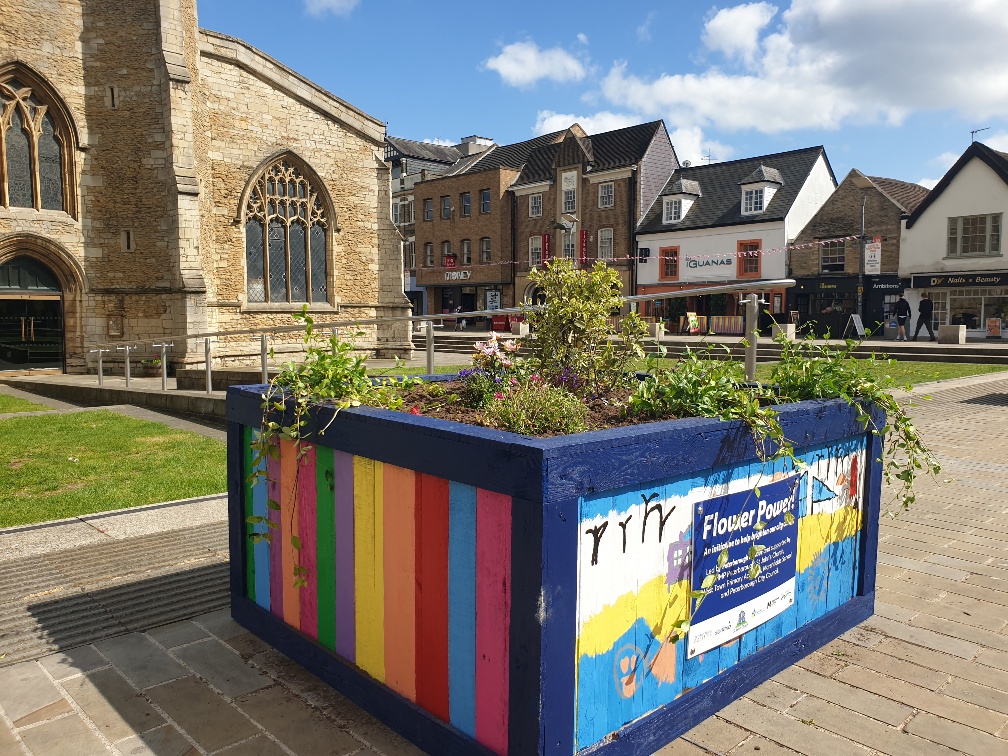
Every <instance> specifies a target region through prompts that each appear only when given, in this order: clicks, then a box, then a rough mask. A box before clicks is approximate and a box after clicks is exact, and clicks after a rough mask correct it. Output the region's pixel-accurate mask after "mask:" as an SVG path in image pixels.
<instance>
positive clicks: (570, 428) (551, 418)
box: [485, 374, 588, 436]
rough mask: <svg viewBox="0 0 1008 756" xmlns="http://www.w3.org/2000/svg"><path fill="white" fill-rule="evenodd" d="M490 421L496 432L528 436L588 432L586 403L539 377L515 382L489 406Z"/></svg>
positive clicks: (487, 405)
mask: <svg viewBox="0 0 1008 756" xmlns="http://www.w3.org/2000/svg"><path fill="white" fill-rule="evenodd" d="M485 411H486V417H487V419H488V420H489V421H490V422H491V423H492V425H493V426H494V427H495V428H500V429H501V430H507V431H511V432H512V433H521V434H523V435H526V436H548V435H554V434H557V435H562V434H567V433H580V432H581V431H584V430H586V429H587V425H586V418H587V415H588V408H587V406H586V405H585V403H584V401H582V400H581V399H579V398H578V397H576V396H574V395H573V394H572V393H570V392H569V391H568V390H567V389H565V388H563V387H562V386H553V385H552V384H549V383H546V382H545V381H543V380H542V379H541V378H540V377H539V375H538V374H533V375H532V376H530V377H528V378H524V379H522V380H519V379H516V378H512V379H510V382H509V383H507V384H506V385H505V386H504V388H503V389H502V390H499V391H498V392H497V393H495V394H494V396H493V398H492V399H491V400H490V401H489V402H487V404H486V407H485Z"/></svg>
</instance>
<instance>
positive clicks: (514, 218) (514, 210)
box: [508, 191, 518, 307]
mask: <svg viewBox="0 0 1008 756" xmlns="http://www.w3.org/2000/svg"><path fill="white" fill-rule="evenodd" d="M508 193H509V194H510V195H511V306H512V307H517V306H518V283H517V281H518V252H517V248H516V247H515V234H517V233H518V225H517V224H518V195H517V194H515V193H514V192H512V191H509V192H508Z"/></svg>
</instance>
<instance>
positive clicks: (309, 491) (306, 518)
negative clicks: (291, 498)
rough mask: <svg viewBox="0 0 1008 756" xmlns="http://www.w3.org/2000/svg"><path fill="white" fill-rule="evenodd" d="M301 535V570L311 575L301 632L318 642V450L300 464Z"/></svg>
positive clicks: (303, 603) (305, 588) (303, 595)
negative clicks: (316, 484)
mask: <svg viewBox="0 0 1008 756" xmlns="http://www.w3.org/2000/svg"><path fill="white" fill-rule="evenodd" d="M297 475H298V495H297V509H298V513H297V514H298V535H299V536H300V537H301V566H302V567H304V569H305V570H306V571H307V574H306V575H305V576H304V577H305V580H306V581H307V585H304V586H302V587H301V589H300V590H301V607H300V610H301V632H302V633H304V634H305V635H307V636H308V637H310V638H314V639H315V640H318V569H317V562H316V559H315V550H316V544H315V528H316V517H315V508H316V504H317V499H318V497H317V495H316V493H315V447H314V446H312V447H310V448H309V449H308V451H307V452H306V453H305V455H304V457H302V458H301V461H300V463H299V464H298V473H297Z"/></svg>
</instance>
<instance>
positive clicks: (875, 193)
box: [786, 169, 928, 338]
mask: <svg viewBox="0 0 1008 756" xmlns="http://www.w3.org/2000/svg"><path fill="white" fill-rule="evenodd" d="M927 195H928V190H927V189H925V188H924V187H923V186H921V185H920V184H911V183H908V182H906V181H898V180H896V179H889V178H882V177H879V176H865V175H864V174H863V173H861V172H860V171H858V170H857V169H854V170H852V171H851V172H850V173H848V174H847V177H846V178H845V179H844V180H843V181H842V182H840V186H838V187H837V190H836V191H835V192H833V194H831V195H830V197H829V199H828V200H826V202H825V203H824V204H823V206H822V207H821V208H819V210H818V212H816V214H815V215H813V216H812V219H811V220H810V221H809V222H808V223H807V224H806V226H805V228H803V229H802V230H801V232H800V233H799V234H798V236H797V237H795V240H794V243H793V244H792V245H791V248H790V249H789V250H788V255H789V258H788V269H789V270H788V276H789V277H791V278H794V279H795V281H796V285H795V287H794V288H792V289H789V290H788V292H787V298H786V301H787V310H788V313H789V315H790V314H791V313H794V316H793V318H790V319H792V320H794V321H797V322H798V323H799V324H801V325H805V324H807V325H808V327H809V328H810V329H811V330H812V331H813V332H814V333H816V334H818V335H820V336H821V335H825V334H826V333H827V332H829V333H830V334H832V335H833V336H840V335H841V334H843V332H844V330H845V329H847V327H848V324H849V321H850V316H851V315H852V314H854V313H858V314H859V315H861V317H862V321H863V324H864V326H865V328H866V330H867V332H868V333H874V334H876V335H879V336H881V335H883V333H884V334H885V335H886V336H889V337H892V338H895V335H896V329H895V328H887V329H885V330H882V326H883V324H885V325H888V324H889V323H890V322H891V320H892V319H891V318H890V317H889V316H891V315H892V312H893V308H894V307H895V305H896V301H897V300H898V299H899V295H900V293H902V291H903V289H905V288H906V287H907V286H908V285H909V282H907V281H905V280H904V279H901V278H900V277H899V261H900V233H901V223H902V221H903V220H905V219H906V218H907V217H909V215H910V213H912V212H913V211H914V210H916V209H917V206H918V205H920V203H921V202H923V201H924V198H925V197H927ZM862 223H863V224H864V228H863V229H862ZM862 243H863V244H864V245H865V246H864V248H866V249H867V251H868V253H869V254H868V255H867V256H866V257H865V261H864V263H863V267H862V261H861V251H862V249H863V247H862ZM859 287H861V288H862V289H863V290H862V292H861V295H862V296H861V307H860V308H859V307H858V288H859Z"/></svg>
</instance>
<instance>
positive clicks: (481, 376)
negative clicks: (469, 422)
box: [458, 333, 528, 408]
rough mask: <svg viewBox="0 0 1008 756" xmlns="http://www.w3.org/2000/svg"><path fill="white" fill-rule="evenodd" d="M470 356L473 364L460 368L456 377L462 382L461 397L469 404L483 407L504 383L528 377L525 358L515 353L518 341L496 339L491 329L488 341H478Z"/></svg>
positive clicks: (505, 384) (507, 383)
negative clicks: (463, 368)
mask: <svg viewBox="0 0 1008 756" xmlns="http://www.w3.org/2000/svg"><path fill="white" fill-rule="evenodd" d="M475 347H476V351H475V353H474V354H473V358H472V367H471V368H467V369H465V370H460V371H459V374H458V375H459V379H460V380H461V381H462V382H463V384H464V385H465V389H464V390H463V399H464V401H465V402H466V404H468V405H469V406H470V407H475V408H480V407H485V406H486V405H487V403H488V402H489V401H490V400H491V399H492V398H493V396H494V394H496V393H497V392H499V391H500V390H501V388H502V387H503V386H507V385H509V384H510V382H511V380H512V379H514V380H516V381H517V380H524V379H525V378H527V377H528V369H527V368H526V366H525V361H524V360H522V359H521V358H520V357H519V356H518V341H517V340H515V339H501V340H498V338H497V334H496V333H491V334H490V338H489V339H488V340H487V341H477V342H476V344H475Z"/></svg>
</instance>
